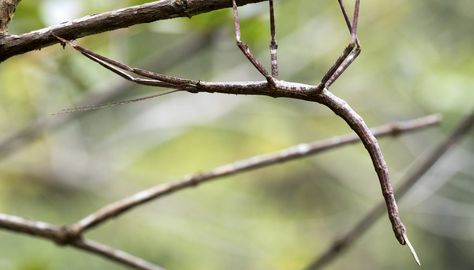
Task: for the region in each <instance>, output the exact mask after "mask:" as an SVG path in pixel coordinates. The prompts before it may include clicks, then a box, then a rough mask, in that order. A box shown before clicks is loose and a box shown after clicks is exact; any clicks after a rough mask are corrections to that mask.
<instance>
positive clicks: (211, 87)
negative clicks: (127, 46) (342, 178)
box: [54, 0, 417, 259]
mask: <svg viewBox="0 0 474 270" xmlns="http://www.w3.org/2000/svg"><path fill="white" fill-rule="evenodd" d="M356 2H358V1H356ZM233 3H234V5H233V13H234V23H235V31H236V39H237V45H239V48H240V49H241V50H242V52H244V54H245V53H247V54H246V56H247V58H248V59H249V60H250V61H251V62H252V59H253V60H256V59H255V58H254V57H253V56H252V55H251V54H250V51H249V50H247V49H245V48H246V47H245V46H244V45H245V44H244V43H242V42H241V41H240V39H239V35H240V34H239V27H240V26H239V23H238V15H237V5H236V4H235V0H234V1H233ZM356 7H358V5H357V4H356ZM356 14H357V12H354V16H355V15H356ZM354 18H356V17H354ZM354 20H355V19H354ZM54 36H55V37H56V38H58V39H59V40H60V41H61V42H62V43H63V46H64V45H65V44H69V45H71V47H72V48H74V49H75V50H77V51H79V52H80V53H82V54H83V55H84V56H86V57H87V58H89V59H90V60H92V61H94V62H97V63H98V64H100V65H101V66H103V67H105V68H107V69H108V70H110V71H112V72H114V73H116V74H117V75H119V76H121V77H122V78H124V79H126V80H129V81H132V82H135V83H137V84H143V85H158V86H167V87H168V88H171V89H177V90H183V91H188V92H190V93H199V92H207V93H223V94H235V95H262V96H271V97H286V98H293V99H300V100H307V101H313V102H317V103H320V104H322V105H325V106H326V107H328V108H329V109H331V110H332V111H333V112H334V113H335V114H337V115H338V116H339V117H341V118H342V119H343V120H344V121H345V122H346V123H347V124H348V125H349V126H350V127H351V128H352V129H353V130H354V131H355V133H356V134H357V135H359V138H360V139H361V141H362V142H363V144H364V146H365V148H366V149H367V152H368V153H369V156H370V158H371V159H372V163H373V165H374V170H375V171H376V173H377V176H378V179H379V182H380V186H381V189H382V194H383V197H384V198H385V202H386V206H387V210H388V216H389V219H390V222H391V223H392V229H393V232H394V234H395V237H396V238H397V240H398V242H399V243H400V244H402V245H405V244H407V243H409V241H408V236H407V231H406V227H405V225H403V223H402V221H401V219H400V213H399V211H398V206H397V202H396V201H395V197H394V195H393V188H392V183H391V181H390V176H389V173H388V167H387V164H386V162H385V160H384V157H383V154H382V151H381V150H380V147H379V145H378V142H377V139H376V138H375V137H374V136H373V135H372V133H371V131H370V130H369V128H368V127H367V125H366V124H365V122H364V120H363V118H362V117H361V116H360V115H358V114H357V112H356V111H355V110H354V109H352V108H351V106H350V105H349V104H347V102H345V101H344V100H343V99H341V98H339V97H337V96H335V95H334V94H332V93H331V92H329V90H328V89H327V88H326V85H328V82H329V81H331V79H332V78H334V80H335V79H337V77H338V76H339V75H340V74H341V73H342V72H343V71H344V69H345V68H347V66H348V65H349V64H350V63H352V61H353V60H354V59H355V57H356V56H357V55H358V53H359V52H360V50H359V47H358V44H357V43H355V44H354V43H351V44H349V47H350V46H351V45H353V46H355V50H352V48H354V47H352V48H351V52H350V53H349V54H347V55H343V60H342V62H341V65H340V67H336V68H335V72H334V73H333V75H331V76H330V79H329V81H328V82H324V81H322V82H321V83H320V84H318V85H308V84H302V83H295V82H287V81H281V80H277V79H275V78H273V77H271V76H269V77H266V79H267V82H261V81H253V82H205V81H198V80H189V79H183V78H179V77H175V76H169V75H163V74H159V73H155V72H152V71H148V70H143V69H140V68H136V67H131V66H128V65H126V64H123V63H120V62H117V61H115V60H113V59H110V58H108V57H106V56H102V55H100V54H97V53H95V52H92V51H91V50H88V49H86V48H83V47H81V46H80V45H78V44H76V43H74V42H72V41H68V40H66V39H64V38H62V37H59V36H56V35H55V34H54ZM349 47H348V48H349ZM352 54H354V55H353V56H351V55H352ZM340 59H341V58H340ZM336 63H337V62H336ZM254 65H255V63H254ZM256 67H257V68H258V66H257V65H256ZM331 70H332V69H331ZM331 70H330V72H331ZM263 71H264V70H263ZM263 71H262V74H263V75H265V73H264V72H263ZM127 72H130V73H133V74H135V75H138V76H140V77H135V76H133V75H130V74H128V73H127ZM331 73H332V72H331ZM142 77H145V79H144V78H142ZM325 77H326V76H325ZM334 80H333V81H334ZM333 81H332V82H333ZM329 84H330V83H329ZM408 247H409V248H410V251H411V252H412V254H413V256H414V257H415V259H416V258H417V255H416V253H415V252H414V251H415V250H414V249H413V247H412V246H411V244H409V245H408Z"/></svg>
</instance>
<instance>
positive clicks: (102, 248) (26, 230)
mask: <svg viewBox="0 0 474 270" xmlns="http://www.w3.org/2000/svg"><path fill="white" fill-rule="evenodd" d="M439 123H440V117H439V116H438V115H431V116H427V117H423V118H419V119H414V120H410V121H404V122H394V123H391V124H386V125H383V126H380V127H377V128H374V129H373V130H372V132H373V134H374V135H375V136H380V137H383V136H397V135H400V134H405V133H408V132H411V131H417V130H421V129H424V128H427V127H431V126H434V125H437V124H439ZM358 141H359V138H358V136H357V135H355V134H350V135H345V136H341V137H335V138H331V139H328V140H324V141H320V142H313V143H308V144H300V145H296V146H293V147H289V148H287V149H284V150H281V151H279V152H276V153H273V154H266V155H261V156H255V157H252V158H249V159H245V160H241V161H237V162H234V163H231V164H227V165H224V166H221V167H218V168H215V169H214V170H211V171H209V172H207V173H203V174H197V175H194V176H190V177H185V178H184V179H181V180H178V181H176V182H172V183H168V184H163V185H159V186H156V187H153V188H151V189H148V190H144V191H142V192H139V193H137V194H134V195H132V196H130V197H128V198H125V199H123V200H120V201H118V202H116V203H112V204H110V205H109V206H106V207H104V208H102V209H100V210H99V211H97V212H95V213H93V214H91V215H89V216H87V217H85V218H83V219H82V220H80V221H79V222H77V223H76V224H73V225H70V226H63V227H59V226H56V225H52V224H49V223H45V222H41V221H33V220H28V219H24V218H21V217H16V216H11V215H5V214H0V228H2V229H5V230H9V231H13V232H17V233H22V234H28V235H32V236H36V237H41V238H44V239H48V240H51V241H53V242H56V243H58V244H60V245H66V246H67V245H69V246H73V247H75V248H78V249H81V250H84V251H87V252H90V253H92V254H95V255H98V256H102V257H104V258H106V259H109V260H112V261H115V262H117V263H120V264H123V265H126V266H130V267H132V268H134V269H141V270H160V269H162V268H161V267H159V266H155V265H153V264H151V263H149V262H147V261H145V260H143V259H141V258H138V257H135V256H133V255H130V254H128V253H126V252H124V251H121V250H117V249H113V248H111V247H108V246H106V245H104V244H101V243H98V242H95V241H92V240H88V239H84V238H83V236H82V234H83V233H84V232H85V231H87V230H89V229H92V228H93V227H95V226H98V225H100V224H102V223H104V222H105V221H107V220H109V219H111V218H112V217H116V216H118V215H120V214H123V213H125V212H126V211H127V210H130V209H132V208H134V207H136V206H139V205H143V204H144V203H146V202H148V201H151V200H153V199H156V198H158V197H160V196H164V195H167V194H171V193H173V192H176V191H179V190H182V189H185V188H190V187H194V186H196V185H198V184H201V183H205V182H208V181H210V180H213V179H217V178H221V177H224V176H230V175H235V174H238V173H241V172H245V171H250V170H254V169H259V168H263V167H268V166H272V165H277V164H280V163H282V162H288V161H291V160H296V159H300V158H304V157H307V156H310V155H314V154H317V153H320V152H322V151H326V150H330V149H333V148H336V147H340V146H344V145H347V144H351V143H356V142H358ZM382 209H383V205H382Z"/></svg>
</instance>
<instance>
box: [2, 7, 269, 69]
mask: <svg viewBox="0 0 474 270" xmlns="http://www.w3.org/2000/svg"><path fill="white" fill-rule="evenodd" d="M3 1H13V0H3ZM263 1H265V0H240V1H237V2H238V5H246V4H250V3H257V2H263ZM0 3H1V2H0ZM230 6H231V1H230V0H162V1H155V2H150V3H146V4H143V5H138V6H132V7H127V8H123V9H118V10H114V11H109V12H104V13H100V14H96V15H90V16H86V17H83V18H80V19H76V20H73V21H69V22H65V23H61V24H58V25H53V26H50V27H47V28H43V29H40V30H36V31H33V32H30V33H26V34H22V35H7V36H4V37H0V62H2V61H5V60H6V59H8V58H10V57H12V56H15V55H19V54H24V53H26V52H29V51H33V50H38V49H41V48H44V47H46V46H50V45H52V44H56V43H58V42H59V41H58V39H56V38H55V37H54V36H53V33H54V34H55V35H57V36H60V37H63V38H65V39H68V40H72V39H77V38H81V37H84V36H89V35H93V34H98V33H102V32H106V31H111V30H116V29H120V28H126V27H130V26H132V25H135V24H142V23H149V22H154V21H158V20H166V19H172V18H176V17H191V16H194V15H197V14H202V13H206V12H211V11H214V10H217V9H223V8H228V7H230Z"/></svg>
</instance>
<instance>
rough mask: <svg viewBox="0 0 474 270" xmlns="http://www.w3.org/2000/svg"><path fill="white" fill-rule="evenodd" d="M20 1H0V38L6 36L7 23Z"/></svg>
mask: <svg viewBox="0 0 474 270" xmlns="http://www.w3.org/2000/svg"><path fill="white" fill-rule="evenodd" d="M20 1H21V0H0V38H1V37H2V36H4V35H6V34H8V23H9V22H10V20H11V18H12V17H13V14H14V13H15V9H16V6H17V5H18V4H19V3H20Z"/></svg>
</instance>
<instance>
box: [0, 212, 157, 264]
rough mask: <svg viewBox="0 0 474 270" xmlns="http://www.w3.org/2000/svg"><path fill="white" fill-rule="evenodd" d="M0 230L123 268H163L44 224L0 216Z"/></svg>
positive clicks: (60, 228)
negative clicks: (44, 241) (90, 255)
mask: <svg viewBox="0 0 474 270" xmlns="http://www.w3.org/2000/svg"><path fill="white" fill-rule="evenodd" d="M0 228H2V229H5V230H9V231H13V232H17V233H22V234H28V235H32V236H36V237H40V238H43V239H48V240H50V241H53V242H55V243H57V244H59V245H67V246H72V247H74V248H77V249H81V250H84V251H87V252H89V253H92V254H94V255H98V256H101V257H103V258H106V259H108V260H111V261H114V262H117V263H120V264H122V265H124V266H128V267H132V268H133V269H138V270H163V268H161V267H159V266H156V265H153V264H151V263H149V262H147V261H145V260H143V259H141V258H139V257H135V256H133V255H131V254H128V253H126V252H124V251H122V250H118V249H114V248H111V247H109V246H106V245H104V244H101V243H99V242H96V241H92V240H89V239H84V238H82V236H78V237H75V238H68V236H69V235H67V234H66V233H65V230H64V228H62V227H58V226H55V225H53V224H49V223H46V222H42V221H35V220H29V219H25V218H21V217H17V216H11V215H5V214H0Z"/></svg>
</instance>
